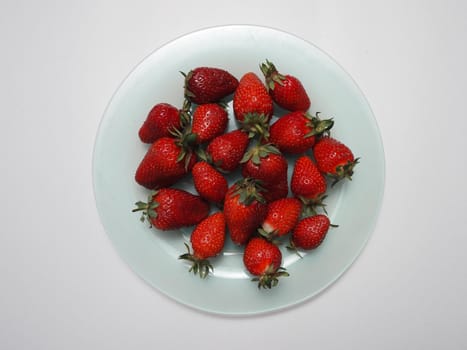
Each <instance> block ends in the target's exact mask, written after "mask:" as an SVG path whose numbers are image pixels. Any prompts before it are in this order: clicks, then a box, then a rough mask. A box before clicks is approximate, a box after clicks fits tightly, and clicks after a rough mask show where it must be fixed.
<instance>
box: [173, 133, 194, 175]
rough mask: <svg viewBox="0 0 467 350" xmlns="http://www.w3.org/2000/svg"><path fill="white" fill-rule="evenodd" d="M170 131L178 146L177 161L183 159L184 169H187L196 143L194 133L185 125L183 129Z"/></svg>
mask: <svg viewBox="0 0 467 350" xmlns="http://www.w3.org/2000/svg"><path fill="white" fill-rule="evenodd" d="M170 133H171V134H172V135H173V136H174V137H175V140H176V141H175V144H176V145H177V146H178V147H180V153H179V154H178V157H177V162H181V161H184V162H185V169H187V170H188V166H189V164H190V161H191V157H192V156H193V150H194V148H195V145H196V134H193V133H192V132H191V127H189V126H188V127H185V128H184V129H183V131H180V130H179V129H172V130H170Z"/></svg>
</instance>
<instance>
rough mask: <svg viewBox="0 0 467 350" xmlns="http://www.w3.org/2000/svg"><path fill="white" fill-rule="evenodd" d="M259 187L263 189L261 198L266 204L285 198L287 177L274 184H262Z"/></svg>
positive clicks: (287, 185) (287, 190)
mask: <svg viewBox="0 0 467 350" xmlns="http://www.w3.org/2000/svg"><path fill="white" fill-rule="evenodd" d="M261 186H262V187H263V188H264V193H263V197H264V199H265V200H266V202H268V203H270V202H273V201H275V200H278V199H281V198H285V197H287V195H288V194H289V183H288V181H287V176H285V177H284V178H282V180H278V181H277V182H275V183H269V182H268V183H265V184H262V185H261Z"/></svg>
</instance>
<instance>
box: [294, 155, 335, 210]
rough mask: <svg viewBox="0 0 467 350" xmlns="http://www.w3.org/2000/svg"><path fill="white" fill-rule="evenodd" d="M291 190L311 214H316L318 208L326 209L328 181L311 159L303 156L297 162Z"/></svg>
mask: <svg viewBox="0 0 467 350" xmlns="http://www.w3.org/2000/svg"><path fill="white" fill-rule="evenodd" d="M290 189H291V191H292V193H293V194H294V196H295V197H297V198H299V199H300V200H302V202H303V203H305V204H306V206H307V209H309V210H310V211H311V213H315V211H314V208H315V207H316V206H321V207H323V208H324V204H323V202H322V201H323V199H324V198H325V197H326V194H325V193H326V190H327V183H326V179H325V177H324V176H323V174H321V172H320V171H319V170H318V168H317V167H316V165H315V163H313V161H312V160H311V159H310V158H309V157H307V156H301V157H300V158H298V159H297V161H296V162H295V166H294V169H293V173H292V179H291V182H290Z"/></svg>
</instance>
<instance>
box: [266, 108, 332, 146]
mask: <svg viewBox="0 0 467 350" xmlns="http://www.w3.org/2000/svg"><path fill="white" fill-rule="evenodd" d="M333 124H334V122H333V121H332V119H325V120H320V119H318V118H317V117H312V116H311V115H309V114H307V113H304V112H291V113H288V114H286V115H284V116H282V117H281V118H279V119H278V120H277V121H276V122H275V123H274V124H272V125H271V127H270V129H269V134H270V136H269V141H270V142H271V143H273V144H275V145H276V146H277V147H278V148H279V150H280V151H281V152H283V153H291V154H300V153H303V152H305V151H307V150H309V149H310V148H311V147H312V146H313V145H314V144H315V141H316V136H318V135H321V134H323V133H325V132H327V131H329V130H330V129H331V128H332V126H333Z"/></svg>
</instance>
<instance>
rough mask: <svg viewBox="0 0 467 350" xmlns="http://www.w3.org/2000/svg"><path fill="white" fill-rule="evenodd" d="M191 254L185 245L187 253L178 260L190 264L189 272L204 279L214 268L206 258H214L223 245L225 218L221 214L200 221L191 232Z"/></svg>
mask: <svg viewBox="0 0 467 350" xmlns="http://www.w3.org/2000/svg"><path fill="white" fill-rule="evenodd" d="M190 241H191V246H192V248H193V253H191V251H190V247H189V246H188V245H187V244H185V246H186V248H187V250H188V252H187V253H185V254H182V255H180V257H179V259H183V260H188V261H190V262H191V264H192V265H191V267H190V270H189V271H190V272H193V273H194V274H195V275H196V274H197V273H199V276H200V277H201V278H206V277H207V276H208V274H209V272H210V271H213V270H214V268H213V266H212V265H211V263H210V262H209V260H208V258H212V257H215V256H216V255H218V254H219V253H220V252H222V249H223V248H224V243H225V218H224V214H223V213H222V212H217V213H214V214H212V215H210V216H208V217H207V218H206V219H204V220H203V221H201V222H200V223H199V224H198V225H197V226H196V227H195V229H194V230H193V232H192V233H191V237H190Z"/></svg>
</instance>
